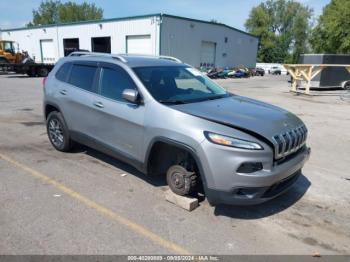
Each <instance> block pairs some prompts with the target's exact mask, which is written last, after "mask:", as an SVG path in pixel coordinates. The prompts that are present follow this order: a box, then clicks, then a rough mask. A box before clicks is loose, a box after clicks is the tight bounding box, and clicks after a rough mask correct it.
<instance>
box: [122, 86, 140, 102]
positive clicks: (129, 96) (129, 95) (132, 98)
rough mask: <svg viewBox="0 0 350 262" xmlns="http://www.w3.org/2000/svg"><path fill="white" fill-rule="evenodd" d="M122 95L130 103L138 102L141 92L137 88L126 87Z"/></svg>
mask: <svg viewBox="0 0 350 262" xmlns="http://www.w3.org/2000/svg"><path fill="white" fill-rule="evenodd" d="M122 96H123V98H124V99H125V100H126V101H128V102H130V103H133V104H137V103H138V102H139V92H137V90H135V89H125V90H124V91H123V94H122Z"/></svg>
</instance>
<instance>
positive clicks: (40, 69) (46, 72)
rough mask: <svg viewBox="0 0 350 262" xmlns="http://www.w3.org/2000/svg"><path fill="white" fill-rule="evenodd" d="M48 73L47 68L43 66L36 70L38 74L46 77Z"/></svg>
mask: <svg viewBox="0 0 350 262" xmlns="http://www.w3.org/2000/svg"><path fill="white" fill-rule="evenodd" d="M48 74H49V70H48V69H47V68H45V67H41V68H39V70H38V75H39V76H41V77H46V76H47V75H48Z"/></svg>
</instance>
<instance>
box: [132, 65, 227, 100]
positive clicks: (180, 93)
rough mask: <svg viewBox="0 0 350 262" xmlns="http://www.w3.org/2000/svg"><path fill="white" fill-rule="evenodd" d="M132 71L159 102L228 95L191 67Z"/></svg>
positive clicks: (147, 68) (137, 69)
mask: <svg viewBox="0 0 350 262" xmlns="http://www.w3.org/2000/svg"><path fill="white" fill-rule="evenodd" d="M134 71H135V73H136V74H137V76H138V77H139V78H140V80H141V81H142V83H143V84H144V85H145V87H146V88H147V89H148V91H149V92H150V93H151V95H152V96H153V97H154V99H156V100H157V101H159V102H161V103H169V104H172V103H173V104H180V103H191V102H199V101H204V100H210V99H218V98H222V97H226V96H229V95H230V94H229V93H227V92H226V91H225V89H223V88H222V87H220V86H219V85H217V84H215V83H214V82H213V81H211V80H210V79H209V78H207V77H205V76H204V75H202V74H201V73H200V72H199V71H197V70H196V69H194V68H191V67H184V66H179V67H177V66H161V67H138V68H134Z"/></svg>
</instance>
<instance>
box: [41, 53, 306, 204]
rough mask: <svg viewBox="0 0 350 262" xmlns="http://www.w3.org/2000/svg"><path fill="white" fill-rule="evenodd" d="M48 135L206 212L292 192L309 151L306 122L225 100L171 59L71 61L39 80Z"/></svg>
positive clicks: (92, 56)
mask: <svg viewBox="0 0 350 262" xmlns="http://www.w3.org/2000/svg"><path fill="white" fill-rule="evenodd" d="M44 90H45V92H44V93H45V95H44V114H45V118H46V123H47V133H48V137H49V139H50V141H51V143H52V145H53V146H54V147H55V148H56V149H57V150H59V151H69V150H70V149H71V147H72V145H73V141H74V142H78V143H81V144H84V145H87V146H89V147H92V148H95V149H97V150H100V151H102V152H105V153H106V154H109V155H112V156H114V157H116V158H118V159H121V160H123V161H125V162H127V163H129V164H131V165H132V166H134V167H136V168H137V169H138V170H140V171H142V172H143V173H145V174H155V175H164V176H165V177H166V180H167V183H168V185H169V187H170V188H171V190H172V191H173V192H175V193H176V194H179V195H188V194H194V193H196V192H198V191H200V190H203V192H204V194H205V195H206V197H207V199H208V201H209V203H210V204H212V205H215V204H219V203H226V204H257V203H261V202H264V201H266V200H269V199H272V198H274V197H276V196H277V195H279V194H281V193H283V192H284V191H286V190H287V189H288V188H290V187H291V186H292V185H293V184H294V182H295V181H296V180H297V178H298V176H299V175H300V174H301V168H302V167H303V165H304V163H305V161H306V160H307V159H308V157H309V154H310V149H309V148H308V147H307V146H306V137H307V129H306V127H305V125H304V124H303V122H302V121H301V120H300V119H299V118H298V117H296V116H295V115H293V114H291V113H290V112H288V111H286V110H283V109H281V108H278V107H275V106H272V105H269V104H265V103H262V102H259V101H256V100H253V99H249V98H246V97H241V96H238V95H235V94H231V93H228V92H227V91H225V89H223V88H222V87H220V86H219V85H218V84H216V83H214V82H213V81H211V80H210V79H209V78H207V77H206V76H204V75H203V74H202V73H201V72H199V71H197V70H196V69H194V68H192V67H190V66H189V65H186V64H183V63H181V61H179V60H177V59H175V58H170V57H150V56H132V55H102V54H96V53H85V54H84V53H82V54H81V53H78V54H76V55H75V54H74V53H73V55H72V56H70V57H66V58H62V59H61V60H60V61H59V62H58V63H57V64H56V66H55V67H54V69H53V70H52V71H51V73H50V74H49V76H48V77H47V79H46V82H45V88H44Z"/></svg>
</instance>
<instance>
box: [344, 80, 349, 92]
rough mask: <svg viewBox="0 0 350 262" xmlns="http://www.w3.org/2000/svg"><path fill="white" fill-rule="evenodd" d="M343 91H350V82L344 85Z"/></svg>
mask: <svg viewBox="0 0 350 262" xmlns="http://www.w3.org/2000/svg"><path fill="white" fill-rule="evenodd" d="M343 89H344V90H350V81H348V82H345V83H344V85H343Z"/></svg>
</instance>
